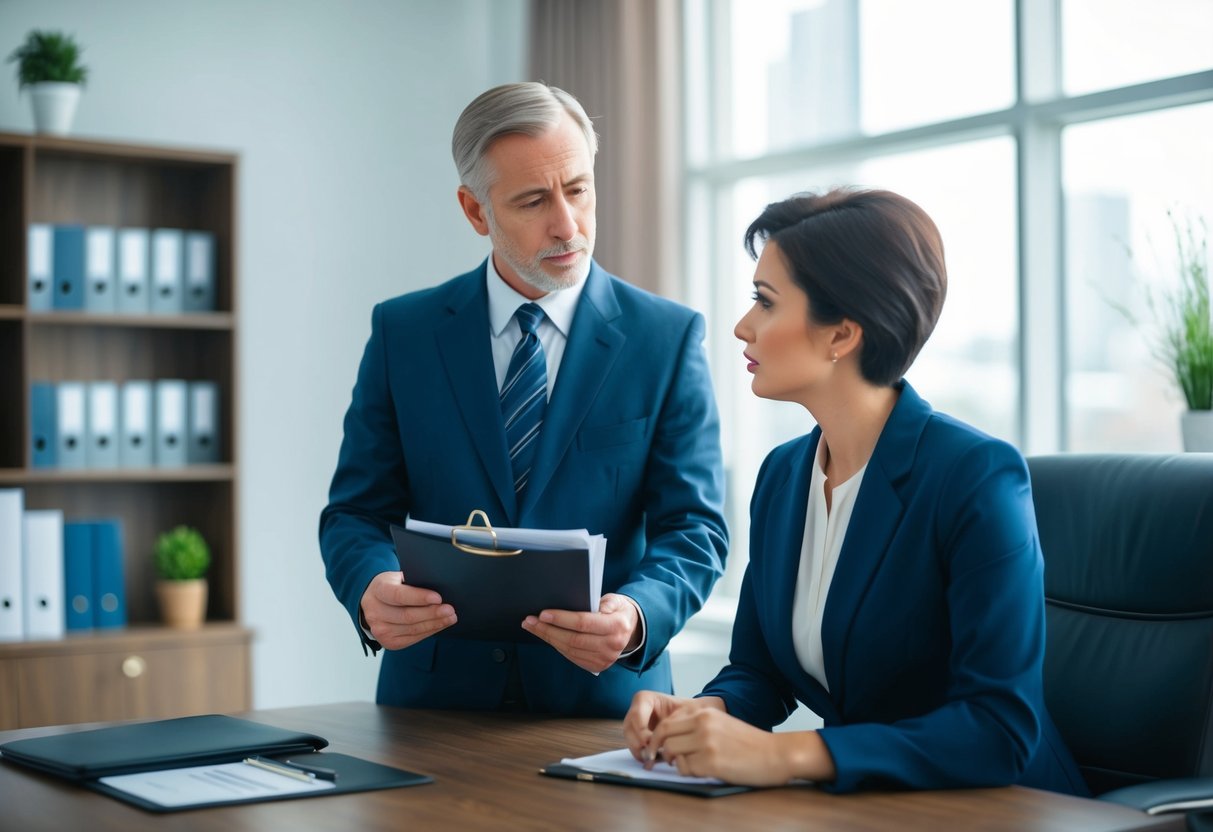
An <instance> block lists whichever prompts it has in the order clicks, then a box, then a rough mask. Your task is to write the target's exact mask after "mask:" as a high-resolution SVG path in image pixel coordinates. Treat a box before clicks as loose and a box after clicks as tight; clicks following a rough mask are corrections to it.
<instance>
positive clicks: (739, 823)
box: [0, 703, 1183, 832]
mask: <svg viewBox="0 0 1213 832" xmlns="http://www.w3.org/2000/svg"><path fill="white" fill-rule="evenodd" d="M244 716H246V717H247V718H249V719H255V720H258V721H260V722H266V723H269V724H271V725H278V726H281V727H284V728H294V729H297V730H300V731H309V732H312V733H316V734H319V735H321V736H323V737H326V738H327V739H328V740H329V742H330V743H331V745H330V746H329V749H330V750H332V751H341V752H344V753H347V754H353V755H356V756H359V757H363V758H365V759H368V760H374V761H376V762H380V763H386V764H389V765H394V766H397V767H399V768H404V769H409V770H411V771H418V772H423V773H425V774H429V775H432V776H433V777H434V779H435V781H436V782H435V783H433V784H430V785H425V786H414V787H411V788H406V789H392V790H388V791H379V792H363V793H360V794H351V795H340V796H335V797H319V798H311V799H306V800H292V801H284V802H278V803H261V804H250V805H245V806H234V807H226V808H221V809H200V810H195V811H187V812H179V813H175V814H168V815H155V814H151V813H148V812H143V811H141V810H139V809H136V808H134V807H131V806H127V805H126V804H124V803H120V802H119V801H117V800H113V799H111V798H108V797H105V796H103V795H99V794H95V793H93V792H89V791H86V790H84V789H80V788H76V787H73V786H71V785H68V784H66V783H62V782H60V781H57V780H55V779H53V778H51V777H47V776H43V775H39V774H35V773H33V772H29V771H26V770H24V769H21V768H19V767H17V766H14V765H12V764H5V765H0V829H21V830H27V829H55V830H59V829H87V830H89V832H99V830H122V832H128V830H142V829H152V830H184V829H189V830H204V832H205V830H215V831H216V832H219V830H224V832H227V830H231V831H232V832H239V831H240V830H273V832H283V831H284V830H286V831H288V832H296V830H312V829H317V830H319V829H323V830H350V831H351V832H354V830H358V831H359V832H360V830H378V829H383V830H393V832H398V831H399V830H408V832H413V830H428V829H471V830H478V829H486V830H487V829H491V830H502V829H508V830H567V829H593V830H609V829H627V830H641V829H653V830H661V832H672V830H679V829H693V830H696V832H704V830H709V829H727V830H737V829H762V830H764V832H774V830H782V829H788V830H792V829H795V830H803V829H808V828H813V829H829V830H842V832H852V831H853V830H888V829H896V830H910V832H913V830H929V832H951V830H959V829H976V830H1014V832H1025V830H1032V831H1033V832H1045V831H1046V830H1058V832H1063V830H1064V832H1082V830H1090V832H1094V830H1135V829H1175V830H1179V829H1182V827H1183V821H1182V819H1180V818H1175V817H1170V818H1150V817H1148V816H1146V815H1144V814H1142V813H1139V812H1136V811H1134V810H1132V809H1127V808H1125V807H1123V806H1116V805H1114V804H1106V803H1101V802H1098V801H1092V800H1083V799H1079V798H1073V797H1065V796H1062V795H1057V794H1051V793H1048V792H1041V791H1035V790H1032V789H1023V788H1008V789H974V790H967V791H947V792H942V791H941V792H916V793H914V792H906V793H896V794H862V795H849V796H842V797H839V796H834V795H828V794H824V793H822V792H818V791H816V790H814V789H813V788H811V787H808V786H793V787H788V788H783V789H770V790H765V791H759V792H752V793H748V794H740V795H734V796H731V797H722V798H715V799H710V800H709V799H704V798H699V797H689V796H685V795H677V794H667V793H665V792H658V791H653V790H649V789H636V788H630V787H622V786H611V785H606V784H597V783H580V782H576V781H572V780H557V779H555V778H551V777H542V776H540V775H539V774H538V773H537V771H538V770H539V768H540V767H541V766H543V765H545V764H547V763H550V762H555V761H556V760H558V759H560V758H561V757H564V756H581V755H583V754H590V753H594V752H597V751H605V750H607V749H610V748H618V747H620V746H622V744H623V736H622V733H621V731H620V727H619V723H618V722H614V721H608V720H577V719H559V718H543V717H530V716H523V715H514V714H480V713H460V712H447V711H408V710H399V709H393V708H380V707H377V706H375V705H372V704H369V703H352V704H340V705H321V706H314V707H303V708H284V709H281V710H270V711H254V712H252V713H249V714H245V715H244ZM87 727H95V726H79V725H75V726H62V727H55V728H29V729H24V730H20V731H7V732H4V733H0V742H7V741H9V740H14V739H18V738H21V737H32V736H40V735H44V734H51V733H60V732H65V731H72V730H80V729H81V728H87Z"/></svg>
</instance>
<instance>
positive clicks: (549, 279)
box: [488, 212, 594, 293]
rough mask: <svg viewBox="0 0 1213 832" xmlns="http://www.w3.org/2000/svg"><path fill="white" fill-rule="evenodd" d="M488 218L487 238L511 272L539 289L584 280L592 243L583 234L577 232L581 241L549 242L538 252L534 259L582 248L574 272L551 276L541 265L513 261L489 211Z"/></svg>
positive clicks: (548, 289) (555, 288)
mask: <svg viewBox="0 0 1213 832" xmlns="http://www.w3.org/2000/svg"><path fill="white" fill-rule="evenodd" d="M488 221H489V239H490V240H491V241H492V243H493V251H494V252H495V253H496V254H498V255H500V256H501V259H502V260H504V261H505V262H506V263H507V264H508V265H509V267H510V268H511V269H513V270H514V272H515V273H516V274H517V275H518V276H519V277H520V278H522V280H523V282H525V283H526V284H527V285H528V286H530V287H532V288H534V289H538V290H539V291H540V292H544V293H551V292H563V291H564V290H565V289H572V288H573V287H574V286H576V285H577V284H578V283H580V282H581V281H583V280H585V279H586V277H588V276H589V274H590V256H591V253H592V252H593V250H594V243H593V241H592V240H588V239H586V238H585V237H581V236H580V235H578V236H579V239H580V240H581V241H582V243H583V244H578V245H568V246H552V247H551V248H547V249H544V250H543V251H541V252H539V253H538V254H537V255H536V257H535V259H536V260H537V261H542V260H543V258H544V257H551V256H553V255H558V254H568V253H569V252H570V251H583V252H585V259H584V260H583V261H582V262H581V265H580V266H579V267H578V269H577V271H576V272H571V273H570V272H566V273H565V274H564V275H562V277H559V278H557V277H553V276H552V275H550V274H548V273H547V272H545V271H544V270H543V267H542V266H536V267H534V268H531V267H530V266H525V265H523V264H522V263H519V262H517V261H516V260H515V259H514V257H513V254H514V252H513V251H512V250H511V247H510V246H509V245H507V244H506V243H505V240H504V235H502V234H501V233H500V231H499V230H498V228H497V223H496V222H495V221H494V220H493V215H492V213H491V212H489V213H488Z"/></svg>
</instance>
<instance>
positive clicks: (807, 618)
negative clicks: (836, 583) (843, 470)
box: [792, 440, 868, 691]
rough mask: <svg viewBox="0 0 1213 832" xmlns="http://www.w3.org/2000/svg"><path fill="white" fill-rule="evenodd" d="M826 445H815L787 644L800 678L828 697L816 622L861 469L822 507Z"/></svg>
mask: <svg viewBox="0 0 1213 832" xmlns="http://www.w3.org/2000/svg"><path fill="white" fill-rule="evenodd" d="M825 448H826V443H825V440H819V441H818V443H817V456H816V458H814V460H813V476H812V479H811V480H810V482H809V504H808V508H807V510H806V511H805V521H804V539H803V540H802V542H801V545H800V570H799V572H798V574H797V576H796V594H795V596H794V598H793V600H792V644H793V646H794V647H795V648H796V658H797V659H799V660H800V666H801V667H803V668H804V669H805V672H806V673H808V674H809V675H810V676H812V677H813V678H814V679H816V680H817V681H818V682H821V685H822V687H824V688H825V689H826V690H827V691H828V690H829V689H830V685H829V682H827V681H826V671H825V659H824V656H823V655H822V648H821V620H822V615H823V614H824V613H825V608H826V599H827V598H828V597H829V594H830V583H831V582H832V581H833V580H834V568H835V567H836V566H837V565H838V555H839V553H840V552H841V551H842V544H843V541H844V540H845V539H846V536H847V526H849V525H850V523H851V511H852V510H853V509H854V508H855V496H856V495H857V494H858V493H859V485H860V483H861V482H863V475H864V472H865V471H867V470H868V466H867V465H866V464H865V465H864V466H863V467H862V468H860V469H859V470H858V471H857V472H855V474H854V475H853V476H851V477H850V479H848V480H846V482H841V483H838V484H837V485H834V486H833V493H832V494H831V495H830V507H829V508H827V507H826V494H825V486H826V473H825V467H824V466H825V459H826V456H825V454H826V450H825Z"/></svg>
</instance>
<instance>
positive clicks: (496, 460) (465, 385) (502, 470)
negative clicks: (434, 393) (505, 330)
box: [435, 260, 517, 525]
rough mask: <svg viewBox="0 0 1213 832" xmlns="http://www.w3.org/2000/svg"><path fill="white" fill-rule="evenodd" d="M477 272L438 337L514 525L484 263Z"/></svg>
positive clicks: (465, 414) (478, 450)
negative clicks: (490, 338) (494, 368)
mask: <svg viewBox="0 0 1213 832" xmlns="http://www.w3.org/2000/svg"><path fill="white" fill-rule="evenodd" d="M487 262H488V261H487V260H486V261H485V263H487ZM474 274H475V278H474V279H473V280H472V281H471V282H469V283H468V284H467V286H468V288H467V289H466V290H465V291H463V292H462V293H460V294H457V295H453V296H452V297H451V299H450V303H449V304H448V310H449V312H450V314H451V317H450V319H449V320H447V321H446V322H445V324H443V325H442V326H440V327H439V328H438V330H437V333H436V336H435V337H436V339H437V341H438V352H439V354H440V355H441V356H442V363H443V366H444V367H445V369H446V373H447V379H448V381H449V382H450V385H451V391H452V392H453V394H454V396H455V400H456V402H457V403H458V405H459V412H460V414H461V415H462V417H463V423H464V426H465V427H466V428H467V431H468V434H469V435H470V436H471V438H472V444H473V445H474V446H475V448H476V453H477V454H478V455H479V456H480V461H481V463H482V464H483V465H484V470H485V474H486V475H487V477H488V479H489V481H490V482H491V483H492V485H493V489H494V490H495V491H496V492H497V497H498V499H499V500H500V501H501V505H500V510H501V512H502V514H503V515H504V517H505V518H506V524H507V525H514V524H515V522H516V519H517V515H516V512H517V506H516V501H515V499H514V481H513V475H512V473H511V471H510V455H509V450H508V449H507V448H506V446H505V426H504V424H503V423H502V419H501V405H500V403H499V402H498V399H497V377H496V374H495V373H494V371H493V355H492V351H491V350H490V348H489V301H488V291H487V289H486V288H485V266H484V265H481V267H480V269H479V270H478V271H477V272H475V273H474ZM473 508H487V507H482V506H473ZM498 516H502V515H498ZM494 522H498V521H496V520H494Z"/></svg>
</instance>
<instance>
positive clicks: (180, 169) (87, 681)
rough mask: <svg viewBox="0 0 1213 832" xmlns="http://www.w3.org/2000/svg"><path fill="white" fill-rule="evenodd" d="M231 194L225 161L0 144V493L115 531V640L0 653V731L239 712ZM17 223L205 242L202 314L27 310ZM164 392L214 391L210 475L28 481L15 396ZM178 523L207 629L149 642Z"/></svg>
mask: <svg viewBox="0 0 1213 832" xmlns="http://www.w3.org/2000/svg"><path fill="white" fill-rule="evenodd" d="M236 185H237V158H236V157H235V156H234V155H232V154H227V153H215V152H207V151H192V150H182V149H173V148H157V147H147V146H137V145H127V144H116V143H108V142H93V141H84V140H78V139H67V138H55V137H46V136H30V135H23V134H14V133H0V403H2V405H0V487H4V488H11V487H17V488H23V489H24V490H25V503H26V507H27V508H34V509H37V508H59V509H62V510H63V512H64V515H65V518H66V519H68V520H72V519H83V518H89V517H110V516H113V517H120V518H121V519H122V523H123V531H124V538H125V540H124V543H125V547H124V548H125V581H126V601H127V617H128V621H129V623H130V627H129V628H128V629H127V630H121V631H116V632H115V631H95V632H93V633H88V632H84V633H79V632H77V633H70V634H69V636H68V637H67V638H65V639H63V640H62V641H56V642H44V643H33V642H8V643H4V642H0V729H5V728H14V727H24V726H28V725H37V724H47V723H50V722H76V721H93V720H104V719H115V718H133V717H165V716H178V715H183V714H187V713H199V712H205V711H221V710H228V711H230V710H240V709H243V708H247V707H249V704H250V703H249V687H250V684H249V642H250V640H251V639H250V634H249V633H248V631H247V630H245V629H244V628H243V627H241V626H240V624H239V621H238V611H239V553H238V550H237V543H238V535H237V525H236V521H237V497H238V494H237V485H238V481H239V477H238V466H237V459H236V449H237V448H238V447H239V443H238V440H239V437H238V423H237V419H236V414H237V404H238V403H237V401H236V395H237V384H236V366H237V364H236V361H237V334H238V333H237V318H236V314H235V313H236V308H235V307H236V303H235V301H236V291H235V290H236V256H235V252H236V222H235V205H236ZM31 223H52V224H54V223H64V224H68V223H76V224H84V225H106V226H113V227H138V228H149V229H150V228H182V229H193V230H201V231H208V232H210V233H211V234H213V235H214V239H215V311H211V312H202V313H190V314H174V315H165V314H138V315H131V314H113V313H106V314H103V313H89V312H67V311H32V310H31V309H30V308H29V306H28V299H27V293H28V289H27V282H28V281H27V279H26V256H27V255H26V245H27V237H28V227H29V225H30V224H31ZM168 378H174V379H184V380H187V381H213V382H215V383H216V384H217V388H218V393H219V412H218V422H219V437H220V443H221V445H220V457H219V462H217V463H215V464H207V465H187V466H185V467H179V468H157V467H149V468H139V469H130V468H117V469H81V470H59V469H54V468H34V467H32V464H31V457H32V450H31V448H32V436H31V425H30V385H31V384H32V383H33V382H35V381H48V382H52V383H58V382H61V381H85V382H88V381H114V382H118V383H122V382H125V381H127V380H134V379H150V380H157V379H168ZM178 524H186V525H190V526H193V527H195V528H197V529H198V530H199V531H200V532H201V533H202V534H203V536H204V537H205V538H206V540H207V542H208V543H209V544H210V547H211V554H212V565H211V570H210V573H209V575H208V580H209V584H210V592H209V600H208V610H207V622H208V623H207V625H206V626H205V627H204V628H203V629H202V630H201V631H198V632H185V631H174V630H169V629H166V628H164V627H161V626H159V625H158V621H159V611H158V609H157V608H156V602H155V597H154V591H153V587H154V582H155V574H154V572H153V569H152V563H151V549H152V544H153V542H154V540H155V538H156V535H157V534H159V533H160V532H162V531H165V530H167V529H169V528H172V527H173V526H175V525H178ZM131 656H135V657H137V658H139V659H140V660H141V661H142V662H143V665H144V670H143V672H141V673H139V674H136V675H135V676H131V675H129V673H128V674H124V673H123V672H122V664H123V662H124V661H125V660H126V659H127V658H129V657H131ZM115 661H116V662H117V664H115ZM133 668H134V665H132V664H131V663H127V670H128V671H130V670H132V669H133ZM73 691H74V692H73ZM14 703H15V704H14Z"/></svg>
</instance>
